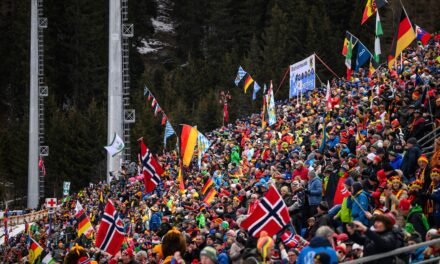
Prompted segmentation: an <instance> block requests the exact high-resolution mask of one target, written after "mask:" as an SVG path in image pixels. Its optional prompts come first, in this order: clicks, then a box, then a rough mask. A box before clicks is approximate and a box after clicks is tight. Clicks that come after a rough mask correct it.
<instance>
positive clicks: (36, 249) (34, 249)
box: [29, 238, 43, 264]
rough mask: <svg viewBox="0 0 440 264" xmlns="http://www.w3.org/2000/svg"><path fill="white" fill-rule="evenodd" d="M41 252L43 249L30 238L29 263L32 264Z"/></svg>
mask: <svg viewBox="0 0 440 264" xmlns="http://www.w3.org/2000/svg"><path fill="white" fill-rule="evenodd" d="M41 252H43V248H42V247H41V246H40V245H39V244H38V243H37V242H35V240H33V239H32V238H31V244H30V246H29V263H31V264H33V263H34V262H35V260H37V258H38V257H39V256H40V255H41Z"/></svg>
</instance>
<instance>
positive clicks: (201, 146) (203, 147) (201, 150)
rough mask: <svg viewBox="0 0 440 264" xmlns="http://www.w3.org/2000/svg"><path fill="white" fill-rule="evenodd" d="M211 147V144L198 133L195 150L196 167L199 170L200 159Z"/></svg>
mask: <svg viewBox="0 0 440 264" xmlns="http://www.w3.org/2000/svg"><path fill="white" fill-rule="evenodd" d="M210 146H211V142H210V141H209V140H208V139H207V138H206V137H205V136H204V135H203V134H202V133H201V132H200V131H199V134H198V135H197V150H198V154H199V155H198V158H199V159H198V163H199V164H198V165H199V169H200V167H201V166H202V157H203V155H204V154H205V152H206V151H207V150H208V149H209V147H210Z"/></svg>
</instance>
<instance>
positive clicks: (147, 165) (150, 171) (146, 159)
mask: <svg viewBox="0 0 440 264" xmlns="http://www.w3.org/2000/svg"><path fill="white" fill-rule="evenodd" d="M139 144H140V146H141V156H142V170H143V172H144V184H145V191H146V192H147V193H149V192H152V191H153V190H154V189H155V188H156V186H157V185H158V184H159V183H160V176H161V175H162V174H163V173H164V170H163V168H162V167H161V166H160V165H159V163H158V162H157V161H156V159H155V158H154V157H153V155H152V154H151V152H150V150H149V149H148V148H147V146H145V143H144V139H143V138H140V139H139Z"/></svg>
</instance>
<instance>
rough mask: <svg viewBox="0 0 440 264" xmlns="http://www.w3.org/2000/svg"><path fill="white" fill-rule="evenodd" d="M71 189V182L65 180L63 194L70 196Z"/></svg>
mask: <svg viewBox="0 0 440 264" xmlns="http://www.w3.org/2000/svg"><path fill="white" fill-rule="evenodd" d="M69 191H70V182H68V181H65V182H63V196H68V195H69Z"/></svg>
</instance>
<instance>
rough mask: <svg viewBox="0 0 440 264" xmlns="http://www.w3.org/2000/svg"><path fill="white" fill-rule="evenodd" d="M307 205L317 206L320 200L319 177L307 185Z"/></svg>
mask: <svg viewBox="0 0 440 264" xmlns="http://www.w3.org/2000/svg"><path fill="white" fill-rule="evenodd" d="M308 189H309V194H308V196H307V197H308V198H309V205H319V203H320V202H321V200H322V180H321V179H320V178H319V177H315V178H313V179H312V180H311V181H309V183H308Z"/></svg>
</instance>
